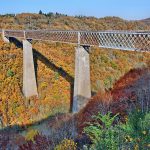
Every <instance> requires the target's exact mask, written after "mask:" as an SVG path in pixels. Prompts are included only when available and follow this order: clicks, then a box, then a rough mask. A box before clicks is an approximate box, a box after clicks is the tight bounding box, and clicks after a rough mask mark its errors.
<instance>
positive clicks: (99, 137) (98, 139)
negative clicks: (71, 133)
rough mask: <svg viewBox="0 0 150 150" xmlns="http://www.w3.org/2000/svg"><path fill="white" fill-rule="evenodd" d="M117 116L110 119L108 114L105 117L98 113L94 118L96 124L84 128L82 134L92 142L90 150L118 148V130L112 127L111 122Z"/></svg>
mask: <svg viewBox="0 0 150 150" xmlns="http://www.w3.org/2000/svg"><path fill="white" fill-rule="evenodd" d="M117 116H118V114H117V115H115V116H113V117H111V113H110V112H108V114H106V115H102V114H101V113H98V115H97V116H94V118H95V119H96V122H95V123H93V124H90V125H89V126H88V127H86V128H84V132H85V133H86V134H87V135H88V136H89V137H90V139H91V140H92V142H93V145H92V147H91V149H93V150H95V149H96V150H97V149H98V150H104V149H107V150H110V149H113V150H115V149H117V148H118V147H119V140H118V130H116V128H115V127H113V122H114V121H115V119H116V117H117Z"/></svg>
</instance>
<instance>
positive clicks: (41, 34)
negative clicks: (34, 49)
mask: <svg viewBox="0 0 150 150" xmlns="http://www.w3.org/2000/svg"><path fill="white" fill-rule="evenodd" d="M5 36H6V37H16V38H25V39H33V40H46V41H53V42H62V43H73V44H80V45H89V46H98V47H102V48H114V49H121V50H138V51H150V31H100V32H91V31H59V30H54V31H51V30H26V31H23V30H5Z"/></svg>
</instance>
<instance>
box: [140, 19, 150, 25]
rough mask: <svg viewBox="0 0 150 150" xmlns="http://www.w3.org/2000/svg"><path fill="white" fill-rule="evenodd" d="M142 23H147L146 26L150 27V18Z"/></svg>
mask: <svg viewBox="0 0 150 150" xmlns="http://www.w3.org/2000/svg"><path fill="white" fill-rule="evenodd" d="M141 22H143V23H145V24H146V25H148V26H149V25H150V18H147V19H144V20H141Z"/></svg>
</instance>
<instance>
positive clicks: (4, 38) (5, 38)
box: [2, 30, 10, 43]
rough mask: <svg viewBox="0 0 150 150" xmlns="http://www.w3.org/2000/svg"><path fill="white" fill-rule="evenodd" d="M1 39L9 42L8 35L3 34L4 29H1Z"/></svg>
mask: <svg viewBox="0 0 150 150" xmlns="http://www.w3.org/2000/svg"><path fill="white" fill-rule="evenodd" d="M2 39H3V41H4V42H6V43H9V42H10V41H9V37H6V36H5V30H2Z"/></svg>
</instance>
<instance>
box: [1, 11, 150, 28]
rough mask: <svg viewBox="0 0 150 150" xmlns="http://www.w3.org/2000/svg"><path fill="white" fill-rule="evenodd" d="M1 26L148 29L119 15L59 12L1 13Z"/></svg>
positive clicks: (142, 23)
mask: <svg viewBox="0 0 150 150" xmlns="http://www.w3.org/2000/svg"><path fill="white" fill-rule="evenodd" d="M0 22H1V24H0V28H6V29H62V30H93V31H96V30H144V29H145V30H148V29H150V26H149V24H145V23H144V22H143V21H127V20H123V19H121V18H118V17H105V18H95V17H86V16H75V17H72V16H67V15H63V14H59V13H56V14H55V13H50V14H42V15H40V14H29V13H22V14H17V15H16V16H15V15H13V14H12V15H3V16H2V15H1V16H0Z"/></svg>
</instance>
